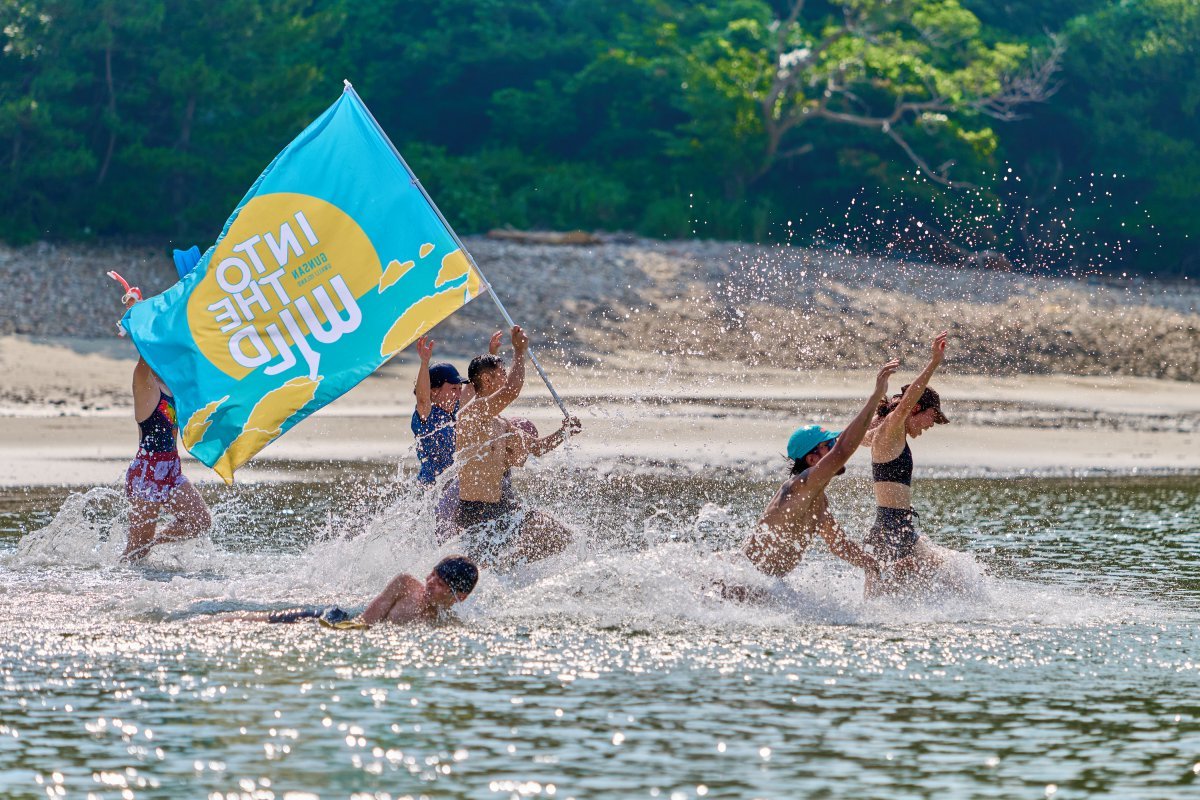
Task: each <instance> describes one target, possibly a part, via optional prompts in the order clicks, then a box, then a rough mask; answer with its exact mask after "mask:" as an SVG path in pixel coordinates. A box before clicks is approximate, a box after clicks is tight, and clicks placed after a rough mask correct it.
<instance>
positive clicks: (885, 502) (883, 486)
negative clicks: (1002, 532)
mask: <svg viewBox="0 0 1200 800" xmlns="http://www.w3.org/2000/svg"><path fill="white" fill-rule="evenodd" d="M945 353H946V333H945V331H943V332H942V333H939V334H938V335H937V336H936V337H935V338H934V340H933V353H932V356H931V357H930V359H929V363H928V364H926V365H925V369H923V370H922V371H921V374H920V375H918V376H917V378H916V380H914V381H913V382H912V383H910V384H909V385H908V386H905V387H903V388H902V389H901V393H900V394H898V395H896V396H894V397H890V398H888V399H886V400H884V401H883V402H882V403H880V405H879V411H878V414H879V416H880V417H881V418H882V420H881V421H880V422H879V424H878V425H877V426H876V427H875V429H874V430H873V431H872V439H871V475H872V477H873V478H874V479H875V503H876V505H877V506H878V507H877V509H876V512H875V525H874V526H873V527H872V528H871V532H870V533H869V534H867V538H866V540H865V544H867V545H868V546H869V547H870V548H871V550H872V553H873V555H874V556H875V558H876V560H878V561H879V562H880V563H881V564H886V565H888V566H890V567H891V568H892V570H893V574H894V575H895V576H896V577H897V578H900V579H904V578H907V577H911V576H912V575H913V574H914V573H917V574H920V573H927V572H928V571H929V570H931V569H936V568H937V567H939V566H940V565H941V564H942V563H943V562H944V561H945V556H946V555H947V554H948V553H949V552H950V551H948V550H946V548H943V547H939V546H937V545H935V544H932V543H931V542H930V541H929V539H928V537H926V536H922V535H921V533H920V532H919V531H918V530H917V525H916V516H917V515H916V513H915V512H914V511H913V508H912V473H913V457H912V450H911V449H910V448H909V446H908V438H909V437H910V436H911V437H914V438H915V437H917V436H920V435H921V434H922V433H924V432H925V431H927V430H929V429H930V428H932V427H933V426H934V425H944V424H946V423H947V422H949V421H950V420H948V419H946V415H945V414H943V413H942V408H941V398H939V397H938V394H937V392H935V391H934V390H933V389H930V388H929V379H930V378H931V377H933V373H934V372H935V371H936V370H937V368H938V366H939V365H940V364H941V363H942V358H943V357H944V356H945Z"/></svg>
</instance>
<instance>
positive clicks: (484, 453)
mask: <svg viewBox="0 0 1200 800" xmlns="http://www.w3.org/2000/svg"><path fill="white" fill-rule="evenodd" d="M512 343H513V351H514V354H513V365H512V367H511V369H509V370H505V368H504V362H503V361H502V360H500V359H499V358H498V357H496V356H493V355H482V356H478V357H476V358H475V359H474V360H473V361H472V362H471V366H470V367H469V368H468V370H467V378H468V379H470V381H471V383H472V384H473V385H474V386H475V399H474V400H472V401H471V402H470V403H468V404H467V405H465V406H463V409H462V411H461V412H460V413H459V416H458V425H457V428H456V434H455V435H456V437H457V446H458V453H457V460H458V464H459V487H458V493H459V507H458V512H457V514H456V518H455V523H456V525H457V527H458V529H459V530H460V531H462V536H463V547H464V548H465V549H466V551H467V555H468V556H470V557H471V558H474V559H475V560H476V561H478V562H479V563H480V564H482V565H484V566H504V567H507V566H511V565H513V564H515V563H519V562H523V561H536V560H538V559H542V558H547V557H549V556H552V555H554V554H556V553H559V552H561V551H562V550H563V549H564V548H565V547H566V546H567V544H569V543H570V541H571V532H570V531H569V530H568V529H567V528H566V527H565V526H564V525H563V524H562V523H560V522H559V521H558V520H556V519H554V518H553V517H551V516H550V515H549V514H544V513H540V512H538V513H529V512H527V511H526V509H525V508H524V507H523V506H522V505H521V503H520V502H519V500H518V499H517V498H516V496H515V493H512V492H509V493H506V492H505V490H504V477H505V475H506V474H507V473H508V471H509V470H510V469H511V468H512V467H514V466H519V465H520V464H522V463H524V458H525V456H526V455H527V454H528V450H529V445H528V444H527V443H526V440H525V438H524V436H523V435H522V434H521V433H520V432H518V430H516V429H514V427H513V425H512V423H510V422H508V421H507V420H505V419H504V418H503V417H501V416H500V413H501V412H502V411H504V409H505V408H507V407H508V406H509V404H511V403H512V402H513V401H514V400H516V399H517V397H518V395H519V394H520V393H521V387H522V386H523V384H524V378H525V355H526V353H527V351H528V347H529V337H528V336H527V335H526V334H525V332H524V331H523V330H521V328H520V326H514V327H513V329H512ZM570 427H575V428H577V427H578V420H573V421H572V420H566V421H565V422H564V426H563V429H562V430H561V431H560V432H559V433H557V434H552V435H551V436H550V437H547V439H553V438H555V437H558V436H560V435H561V436H562V437H565V436H566V431H567V429H568V428H570ZM558 443H561V441H560V442H557V443H556V445H555V446H557V444H558ZM535 449H536V448H535ZM510 486H511V485H510Z"/></svg>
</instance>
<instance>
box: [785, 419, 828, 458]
mask: <svg viewBox="0 0 1200 800" xmlns="http://www.w3.org/2000/svg"><path fill="white" fill-rule="evenodd" d="M841 434H842V432H841V431H830V430H826V429H825V428H822V427H821V426H820V425H805V426H804V427H803V428H796V431H795V433H793V434H792V436H791V438H790V439H788V446H787V455H788V458H791V459H794V460H796V461H799V460H800V459H802V458H804V457H805V456H806V455H808V454H809V453H811V452H812V451H813V448H815V447H816V446H817V445H819V444H820V443H821V442H832V441H833V440H834V439H836V438H837V437H838V436H841Z"/></svg>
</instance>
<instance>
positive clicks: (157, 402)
mask: <svg viewBox="0 0 1200 800" xmlns="http://www.w3.org/2000/svg"><path fill="white" fill-rule="evenodd" d="M138 300H139V298H138V297H135V296H134V295H133V294H132V293H127V294H126V295H125V297H124V298H123V299H122V302H124V304H125V307H126V308H129V307H130V306H132V305H133V304H134V303H136V302H138ZM133 418H134V419H135V420H137V424H138V429H139V430H138V433H139V441H138V451H137V455H136V456H134V459H133V462H132V463H131V464H130V465H129V469H128V470H127V471H126V473H125V496H126V497H128V498H129V502H130V503H132V505H133V508H132V510H131V511H130V513H129V540H128V541H127V542H126V544H125V552H124V553H123V554H122V556H121V557H122V558H123V559H125V560H127V561H136V560H138V559H140V558H143V557H144V556H145V555H146V554H147V553H148V552H150V548H151V547H152V546H154V545H156V544H161V543H163V542H176V541H179V540H181V539H190V538H192V537H193V536H198V535H199V534H201V533H203V532H204V531H206V530H208V528H209V526H210V525H211V524H212V516H211V515H210V514H209V513H208V506H207V505H206V504H205V503H204V498H203V497H201V496H200V493H199V492H198V491H196V487H195V486H192V484H191V483H190V482H189V481H188V479H187V478H185V477H183V473H182V472H181V470H180V462H179V448H178V446H177V445H176V443H175V440H176V434H177V432H178V423H177V421H176V417H175V398H174V396H172V394H171V393H170V390H169V389H167V387H166V386H165V385H164V384H163V382H162V381H161V380H159V378H158V376H157V375H155V374H154V371H153V370H151V369H150V365H149V364H147V363H146V362H145V360H144V359H142V358H141V357H139V358H138V362H137V366H135V367H134V368H133ZM163 510H165V511H166V512H167V513H169V514H171V515H172V516H173V517H174V520H173V521H172V522H171V524H170V525H167V526H166V527H165V528H164V529H162V530H157V528H158V515H159V513H160V512H161V511H163Z"/></svg>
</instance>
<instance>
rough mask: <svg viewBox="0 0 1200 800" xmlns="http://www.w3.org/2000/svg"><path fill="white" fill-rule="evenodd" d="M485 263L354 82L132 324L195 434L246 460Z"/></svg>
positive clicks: (471, 291) (371, 367)
mask: <svg viewBox="0 0 1200 800" xmlns="http://www.w3.org/2000/svg"><path fill="white" fill-rule="evenodd" d="M482 286H483V282H482V280H481V278H480V275H479V273H478V272H477V271H476V270H475V269H474V267H473V264H472V262H471V260H470V259H469V257H468V256H467V254H466V253H465V252H464V251H463V250H462V249H461V247H460V246H459V244H458V238H457V237H456V236H455V235H454V233H453V231H451V230H450V228H449V227H448V226H447V225H446V223H445V222H444V221H443V219H442V217H441V215H440V214H439V213H438V212H437V210H436V208H435V207H434V206H433V205H432V202H431V201H430V200H429V198H428V196H427V195H426V194H425V192H424V190H423V189H422V188H421V186H420V184H419V183H418V182H417V180H416V178H415V177H414V176H413V175H412V173H411V172H410V171H409V169H408V167H407V165H406V164H405V163H404V161H403V159H401V157H400V154H399V152H397V151H396V149H395V147H393V145H392V144H391V142H390V141H389V140H388V139H387V137H386V135H385V134H384V133H383V131H382V130H381V129H380V127H379V125H378V123H376V121H375V119H374V117H372V115H371V113H370V111H368V110H367V108H366V106H365V105H364V104H363V102H362V100H361V99H360V98H359V96H358V94H357V93H356V92H355V91H354V90H353V89H352V88H350V86H349V84H347V88H346V91H344V92H343V93H342V96H341V97H340V98H339V99H338V100H337V102H335V103H334V104H333V105H332V106H330V107H329V109H328V110H326V111H325V113H323V114H322V115H321V116H320V117H318V118H317V119H316V120H315V121H314V122H313V123H312V124H311V125H309V126H308V127H307V128H306V129H305V130H304V131H303V132H302V133H301V134H300V135H299V136H297V137H296V139H295V140H294V141H292V143H291V144H289V145H288V146H287V147H286V148H284V150H283V152H281V153H280V154H279V155H278V156H276V157H275V160H274V161H272V162H271V164H270V165H269V166H268V167H267V168H266V170H265V171H264V172H263V173H262V175H261V176H259V178H258V180H257V181H255V183H254V185H253V186H252V187H251V188H250V191H249V192H248V193H247V194H246V196H245V197H244V198H242V201H241V203H239V204H238V207H237V208H236V209H234V212H233V215H232V216H230V218H229V221H228V222H226V223H225V228H224V230H223V231H222V232H221V236H220V237H219V238H218V239H217V242H216V244H215V245H213V246H212V247H211V248H209V250H208V252H206V253H205V254H204V255H203V256H202V257H201V258H200V261H199V263H198V264H196V266H195V268H194V269H192V270H191V271H189V272H187V273H186V274H184V275H183V276H182V278H181V279H180V281H179V282H178V283H176V284H175V285H174V286H172V287H171V288H170V289H168V290H167V291H165V292H163V293H162V294H160V295H158V296H157V297H153V298H151V299H149V300H147V301H145V302H142V303H138V304H136V305H134V306H133V307H132V308H131V309H130V310H129V311H128V312H127V313H126V315H125V317H124V319H123V320H122V324H123V325H124V326H125V328H126V329H127V330H128V331H129V334H130V336H131V337H132V339H133V341H134V343H135V344H136V345H137V348H138V351H139V352H140V353H141V355H142V357H143V358H144V359H145V360H146V362H147V363H148V364H149V365H150V368H151V369H153V370H154V371H155V373H157V374H158V376H159V377H160V378H161V379H162V381H163V382H164V383H165V384H166V385H167V386H168V387H169V388H170V390H171V392H172V393H173V394H174V395H175V406H176V410H177V412H178V418H179V424H180V426H181V439H182V441H183V445H184V447H186V448H187V449H188V450H189V451H190V452H191V453H192V455H194V456H195V457H196V458H198V459H199V460H200V461H202V462H203V463H205V464H207V465H208V466H210V467H212V468H213V469H215V470H216V472H217V473H218V474H219V475H220V476H221V477H222V478H224V479H225V482H226V483H232V482H233V472H234V470H236V469H237V468H238V467H240V466H242V465H243V464H245V463H246V462H247V461H248V460H250V458H251V457H253V456H254V455H255V454H256V453H258V452H259V451H260V450H262V449H263V448H264V447H266V446H267V445H268V444H270V443H271V442H273V441H274V440H275V439H277V438H279V437H280V436H281V435H283V434H284V433H285V432H286V431H287V430H289V429H290V428H291V427H292V426H293V425H295V424H296V423H298V422H300V420H302V419H304V418H305V417H307V416H308V415H309V414H311V413H313V412H314V411H316V410H317V409H319V408H321V407H322V406H324V405H326V404H327V403H329V402H331V401H333V400H334V399H336V398H337V397H339V396H341V395H342V394H344V393H345V392H347V391H349V390H350V389H351V388H352V387H353V386H355V385H356V384H357V383H358V382H359V381H361V380H362V379H363V378H365V377H366V376H368V375H370V374H371V373H372V372H373V371H375V370H376V369H378V368H379V366H380V365H382V364H383V363H384V362H385V361H387V360H388V359H389V358H390V357H391V356H393V355H395V354H396V353H398V352H399V351H401V350H403V349H404V348H405V347H407V346H408V345H409V344H410V343H411V342H413V341H415V340H416V339H417V337H418V336H421V335H422V334H424V333H425V332H426V331H428V330H429V329H430V328H432V327H433V326H434V325H436V324H437V323H438V322H440V321H441V320H443V319H445V318H446V317H447V316H449V315H450V314H452V313H453V312H454V311H456V310H458V309H459V308H461V307H462V306H463V305H464V304H466V303H467V302H469V301H470V300H471V299H472V298H474V297H475V296H477V295H478V294H479V292H480V290H481V288H482Z"/></svg>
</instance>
